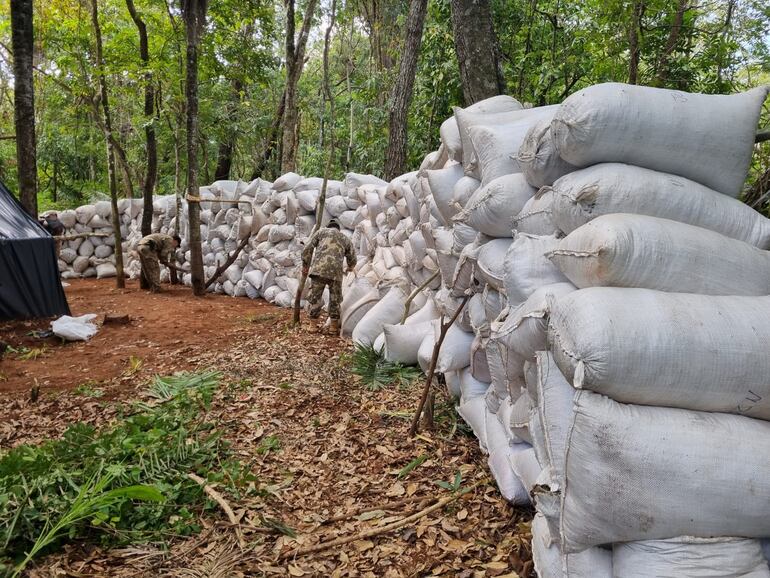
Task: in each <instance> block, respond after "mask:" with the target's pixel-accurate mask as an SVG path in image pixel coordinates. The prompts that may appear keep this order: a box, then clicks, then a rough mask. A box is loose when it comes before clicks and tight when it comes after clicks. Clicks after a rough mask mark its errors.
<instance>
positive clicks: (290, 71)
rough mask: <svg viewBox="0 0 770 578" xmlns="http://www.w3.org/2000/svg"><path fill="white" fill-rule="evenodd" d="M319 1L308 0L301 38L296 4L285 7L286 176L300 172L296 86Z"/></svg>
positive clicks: (290, 2) (283, 151) (283, 167)
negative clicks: (296, 34)
mask: <svg viewBox="0 0 770 578" xmlns="http://www.w3.org/2000/svg"><path fill="white" fill-rule="evenodd" d="M317 2H318V0H309V1H308V3H307V8H306V9H305V17H304V19H303V20H302V27H301V28H300V31H299V36H297V38H295V37H294V34H295V22H294V19H295V9H294V0H285V6H286V88H285V90H284V110H283V136H282V139H281V141H282V147H281V171H282V172H284V173H286V172H289V171H294V170H296V168H297V123H298V119H299V111H298V110H297V85H298V84H299V78H300V76H302V68H303V66H304V65H305V47H306V46H307V39H308V36H309V35H310V25H311V23H312V21H313V13H314V12H315V7H316V4H317Z"/></svg>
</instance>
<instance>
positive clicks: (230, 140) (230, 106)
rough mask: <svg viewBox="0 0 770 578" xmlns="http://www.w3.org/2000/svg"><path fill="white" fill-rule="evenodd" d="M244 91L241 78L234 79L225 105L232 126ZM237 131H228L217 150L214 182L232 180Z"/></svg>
mask: <svg viewBox="0 0 770 578" xmlns="http://www.w3.org/2000/svg"><path fill="white" fill-rule="evenodd" d="M242 90H243V82H242V81H241V79H240V78H234V79H233V80H232V84H231V90H230V102H229V103H227V104H226V105H225V107H226V109H227V117H228V121H229V123H228V124H230V125H231V126H232V124H233V122H234V120H235V117H236V116H237V112H238V107H239V106H240V103H241V91H242ZM236 134H237V131H236V130H233V129H232V128H231V129H230V130H229V131H228V134H227V135H226V136H225V137H224V138H222V140H220V141H219V148H218V149H217V167H216V168H215V169H214V180H216V181H220V180H223V181H226V180H228V179H229V178H230V170H231V168H232V166H233V154H234V152H235V140H236Z"/></svg>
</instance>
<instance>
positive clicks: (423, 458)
mask: <svg viewBox="0 0 770 578" xmlns="http://www.w3.org/2000/svg"><path fill="white" fill-rule="evenodd" d="M428 457H429V456H428V454H422V455H419V456H417V457H416V458H414V459H413V460H412V461H411V462H409V463H408V464H406V465H405V466H404V467H403V468H402V469H401V471H399V472H398V479H399V480H403V479H404V478H405V477H407V476H408V475H409V474H410V473H411V472H412V470H414V469H415V468H418V467H420V466H421V465H422V464H423V463H425V461H426V460H427V459H428Z"/></svg>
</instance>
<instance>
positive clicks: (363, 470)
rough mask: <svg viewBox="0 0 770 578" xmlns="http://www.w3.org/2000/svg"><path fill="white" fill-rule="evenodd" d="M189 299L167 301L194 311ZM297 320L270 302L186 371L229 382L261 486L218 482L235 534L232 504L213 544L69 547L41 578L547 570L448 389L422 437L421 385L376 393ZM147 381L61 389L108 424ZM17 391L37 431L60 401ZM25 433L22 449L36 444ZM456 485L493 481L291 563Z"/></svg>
mask: <svg viewBox="0 0 770 578" xmlns="http://www.w3.org/2000/svg"><path fill="white" fill-rule="evenodd" d="M209 299H211V300H218V299H222V300H228V305H229V304H230V303H234V302H235V303H237V302H241V301H243V302H244V304H249V302H248V301H246V300H233V299H231V298H229V297H212V298H207V301H208V300H209ZM187 301H188V300H187V299H186V298H180V299H178V300H173V301H168V302H167V305H168V306H169V307H177V306H178V307H180V308H184V307H189V305H190V304H189V303H188V302H187ZM233 315H237V310H235V311H234V312H233ZM239 317H240V316H239ZM289 320H290V316H289V312H287V311H284V310H280V309H277V308H265V309H264V310H263V312H262V313H259V314H252V315H250V316H248V319H247V320H246V321H245V322H241V324H240V325H239V326H240V327H242V329H241V330H239V331H233V332H229V333H227V334H226V335H224V336H223V338H222V339H221V340H220V341H219V342H218V343H216V344H215V345H214V344H212V346H211V347H199V348H197V349H195V350H194V351H191V352H189V354H188V355H187V358H186V361H187V369H190V370H192V369H203V368H214V369H218V370H219V371H221V372H222V374H223V377H222V383H223V384H224V385H223V387H220V389H219V390H218V393H217V394H216V396H215V398H214V402H213V404H212V406H211V409H210V410H209V411H210V414H211V415H210V416H209V419H210V420H211V421H213V422H214V423H216V424H218V427H220V428H221V429H222V430H223V431H224V432H225V435H226V437H227V438H228V439H229V441H230V442H231V443H232V449H233V451H234V452H235V454H236V455H237V457H238V458H239V459H240V460H241V461H242V462H243V463H244V464H246V465H247V466H248V468H249V471H250V472H251V473H252V474H253V476H254V481H253V482H251V484H253V485H252V487H251V488H244V491H242V492H240V495H238V496H236V495H234V494H233V493H232V492H230V491H227V490H226V489H224V488H221V487H219V486H217V485H216V484H214V485H213V490H214V491H215V492H217V490H218V489H219V490H221V496H222V498H224V501H225V502H226V503H227V505H229V506H230V507H231V508H232V514H233V516H234V518H235V519H236V520H237V522H238V524H237V525H236V526H233V525H232V524H231V523H230V522H229V521H228V516H227V515H226V513H225V511H224V509H223V508H221V507H218V506H217V509H216V510H213V513H212V514H206V515H204V516H202V518H201V521H200V524H201V526H202V528H203V529H202V531H201V532H200V533H199V534H197V535H195V536H192V537H189V538H173V537H172V538H171V539H170V544H171V546H170V548H167V549H161V548H158V547H155V546H153V545H138V546H134V547H131V548H123V549H112V550H102V549H100V548H98V547H96V546H94V545H88V544H76V545H70V546H66V547H65V549H64V551H63V552H62V553H60V554H54V555H51V556H49V557H47V558H44V559H42V560H40V561H38V563H37V566H36V567H35V568H34V569H33V570H32V572H31V573H30V575H32V576H59V575H61V576H66V575H71V576H117V577H120V576H223V577H224V576H228V577H229V576H270V575H276V576H285V575H292V576H372V577H374V576H430V575H441V576H469V577H470V576H474V577H475V576H505V575H512V576H515V575H517V574H518V575H520V576H522V577H525V576H530V575H532V574H531V562H529V559H530V555H529V544H528V540H529V524H528V520H529V518H530V513H529V512H527V511H525V510H517V509H515V508H511V507H510V506H509V505H508V504H507V503H506V502H505V501H504V500H503V499H502V498H501V497H500V495H499V493H498V492H497V489H496V488H495V487H494V485H493V484H492V483H489V482H487V481H485V480H487V479H488V478H489V473H488V471H487V469H486V466H485V458H484V456H483V455H482V454H481V453H480V452H479V450H478V445H477V443H476V441H475V439H474V438H473V437H469V436H468V435H466V434H464V433H463V429H464V428H462V425H461V423H458V422H457V421H456V418H455V417H454V416H455V414H454V412H453V411H452V409H451V405H450V404H449V403H448V400H447V399H446V396H445V395H444V394H443V393H442V394H440V395H439V404H438V405H439V407H440V410H439V411H438V412H437V419H438V424H437V429H436V430H435V431H432V432H426V433H425V434H424V435H422V436H420V437H418V438H416V439H409V438H408V436H407V429H408V426H409V421H408V418H409V417H410V412H411V411H413V409H414V407H415V403H416V397H417V395H418V389H417V388H418V384H414V385H412V386H410V387H406V388H402V389H399V388H397V387H395V386H393V387H388V388H385V389H381V390H378V391H369V390H367V389H365V388H364V387H363V386H362V384H360V383H359V382H358V379H357V378H356V377H355V376H353V375H352V374H351V373H350V370H349V367H348V361H347V358H346V356H347V355H349V353H350V350H351V346H350V343H349V342H347V341H344V340H337V339H333V338H330V337H322V336H318V335H313V334H309V333H307V332H305V331H303V330H300V331H296V330H292V329H290V327H289ZM169 339H178V336H177V335H169ZM149 365H151V364H149V363H148V366H149ZM148 371H149V367H148V368H145V369H144V370H142V371H141V372H138V374H137V375H135V376H132V377H131V378H130V379H126V376H125V375H123V376H122V377H119V378H116V379H114V380H112V381H111V382H105V383H102V384H100V387H101V388H102V389H104V391H105V392H108V393H109V395H105V396H104V399H106V400H108V401H103V400H100V399H99V398H97V399H93V398H89V397H88V396H87V395H84V394H83V392H82V391H81V392H77V393H76V391H75V390H71V391H67V392H61V393H59V394H58V396H57V403H58V404H59V405H60V406H62V407H78V408H79V409H80V412H79V413H78V415H79V417H80V419H85V420H86V421H94V422H96V423H101V422H103V421H105V420H106V419H109V416H111V415H114V414H115V407H116V406H117V405H118V404H119V403H120V402H121V400H129V399H131V398H136V397H141V395H142V393H141V392H142V391H144V389H143V387H144V385H146V380H147V377H146V374H147V372H148ZM116 388H117V389H118V391H115V389H116ZM15 397H16V399H15V400H13V403H12V404H11V405H14V406H15V407H17V410H16V411H17V413H21V414H23V415H24V416H25V417H24V420H23V421H24V422H27V423H29V424H30V426H31V429H32V430H35V427H34V425H33V424H34V421H35V417H36V412H38V411H40V410H41V409H42V408H44V407H45V406H44V405H37V406H35V405H34V404H31V403H30V402H28V401H27V400H26V399H24V398H21V397H20V395H17V396H15ZM41 402H42V403H45V399H43V400H41ZM4 405H5V406H6V408H7V407H8V404H4ZM6 411H7V409H6V410H3V413H5V412H6ZM105 416H106V417H105ZM41 419H42V418H41ZM58 419H59V420H61V423H58V426H57V427H56V429H53V427H48V426H46V427H42V426H41V427H39V428H38V430H36V433H35V435H33V436H31V437H32V438H35V439H39V438H40V437H41V436H42V435H49V436H54V435H56V432H57V431H58V432H60V431H61V430H62V429H63V427H64V426H65V425H66V423H65V421H66V414H65V415H64V416H59V418H58ZM46 423H47V422H46ZM50 425H51V426H53V425H54V424H50ZM20 427H24V426H23V425H21V426H20ZM23 437H24V436H20V438H19V440H18V441H26V440H23ZM216 473H221V472H216ZM458 473H459V475H460V478H459V480H458ZM456 481H457V485H458V486H459V488H461V489H464V488H469V487H471V486H473V485H474V484H478V486H476V487H475V489H473V490H471V491H470V492H468V493H467V494H465V495H463V496H461V497H459V498H458V499H457V500H455V501H453V502H451V503H449V504H447V505H446V506H444V507H442V508H439V509H438V510H436V511H433V512H431V513H429V514H428V515H426V516H424V517H422V518H420V519H419V520H417V521H416V522H413V523H409V524H406V525H404V526H403V527H401V528H398V529H396V530H393V531H390V532H387V533H383V534H380V535H376V536H372V537H366V538H361V539H356V540H353V541H351V542H349V543H346V544H344V545H341V546H336V547H331V548H328V549H326V550H323V551H321V552H317V553H313V554H309V555H299V556H293V555H291V554H292V552H294V551H295V550H296V549H298V548H303V547H307V546H310V545H313V544H316V543H319V542H326V541H329V540H333V539H335V538H340V537H348V536H354V535H357V534H359V533H363V532H366V531H369V530H374V529H377V528H380V527H383V526H386V525H388V524H393V523H396V522H398V521H399V520H401V519H403V518H405V517H407V516H410V515H412V514H414V513H416V512H419V511H421V510H423V509H425V508H427V507H429V506H431V505H432V504H434V503H436V502H437V501H438V500H440V499H442V498H446V497H449V496H451V495H452V494H451V492H450V491H449V490H447V489H445V488H443V487H441V486H440V485H439V484H438V482H448V484H444V485H451V484H453V483H455V482H456ZM212 503H213V502H212ZM292 536H293V537H292Z"/></svg>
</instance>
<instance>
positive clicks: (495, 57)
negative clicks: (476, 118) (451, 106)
mask: <svg viewBox="0 0 770 578" xmlns="http://www.w3.org/2000/svg"><path fill="white" fill-rule="evenodd" d="M452 30H453V32H454V42H455V52H456V53H457V62H458V64H459V65H460V81H461V83H462V87H463V100H464V101H465V105H466V106H468V105H471V104H473V103H475V102H478V101H480V100H484V99H485V98H489V97H490V96H496V95H498V94H503V93H504V92H505V79H504V77H503V72H502V68H501V66H500V57H499V52H500V51H499V48H498V45H497V36H496V35H495V29H494V26H493V25H492V12H491V10H490V7H489V0H452Z"/></svg>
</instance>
